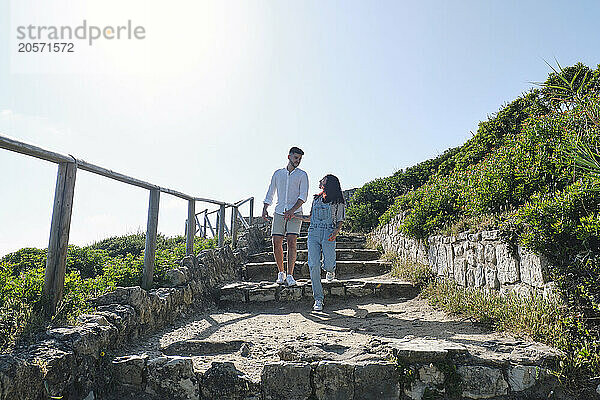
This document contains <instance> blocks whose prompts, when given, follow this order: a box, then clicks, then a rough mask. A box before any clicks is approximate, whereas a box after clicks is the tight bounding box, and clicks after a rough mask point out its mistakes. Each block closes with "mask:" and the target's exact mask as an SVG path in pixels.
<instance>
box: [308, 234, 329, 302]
mask: <svg viewBox="0 0 600 400" xmlns="http://www.w3.org/2000/svg"><path fill="white" fill-rule="evenodd" d="M332 233H333V226H332V224H326V223H325V224H323V223H312V222H311V224H310V227H309V228H308V239H307V246H308V267H309V269H310V280H311V282H312V290H313V297H314V298H315V300H321V301H323V298H324V295H323V285H321V268H323V269H324V270H325V271H328V272H331V271H333V270H334V269H335V240H334V241H331V242H330V241H329V240H327V239H328V238H329V236H330V235H331V234H332ZM321 255H322V256H323V261H322V262H321Z"/></svg>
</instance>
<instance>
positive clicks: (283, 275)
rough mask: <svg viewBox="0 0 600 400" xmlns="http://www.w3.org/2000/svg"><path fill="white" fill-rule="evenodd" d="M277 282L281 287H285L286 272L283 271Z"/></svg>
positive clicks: (279, 274) (278, 275)
mask: <svg viewBox="0 0 600 400" xmlns="http://www.w3.org/2000/svg"><path fill="white" fill-rule="evenodd" d="M275 282H276V283H277V284H279V285H283V282H285V272H283V271H282V272H280V273H278V274H277V280H276V281H275Z"/></svg>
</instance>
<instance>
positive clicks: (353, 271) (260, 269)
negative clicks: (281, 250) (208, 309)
mask: <svg viewBox="0 0 600 400" xmlns="http://www.w3.org/2000/svg"><path fill="white" fill-rule="evenodd" d="M284 266H285V263H284ZM391 268H392V264H391V263H390V262H388V261H384V260H375V261H337V262H336V267H335V274H336V276H337V277H338V278H350V277H352V276H357V275H363V276H376V275H381V274H384V273H386V272H389V271H390V270H391ZM286 269H287V267H286ZM242 277H244V279H246V280H249V281H262V280H273V281H274V280H275V279H276V277H277V264H275V262H274V261H272V262H261V263H247V264H246V265H245V266H244V267H243V269H242ZM309 277H310V274H309V271H308V265H307V264H306V263H304V262H301V263H296V266H295V268H294V278H307V279H308V278H309Z"/></svg>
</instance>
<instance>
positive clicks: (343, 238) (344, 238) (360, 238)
mask: <svg viewBox="0 0 600 400" xmlns="http://www.w3.org/2000/svg"><path fill="white" fill-rule="evenodd" d="M306 239H307V236H306V235H302V234H301V235H300V236H298V239H297V242H298V243H305V242H306ZM265 241H266V242H268V243H270V242H271V238H266V239H265ZM366 241H367V237H366V236H365V235H347V234H342V235H339V236H338V237H337V238H336V242H337V243H340V242H344V243H346V242H350V243H365V242H366ZM284 243H285V240H284Z"/></svg>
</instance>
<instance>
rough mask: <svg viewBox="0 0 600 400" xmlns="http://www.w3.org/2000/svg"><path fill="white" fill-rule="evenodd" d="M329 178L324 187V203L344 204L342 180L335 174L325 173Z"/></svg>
mask: <svg viewBox="0 0 600 400" xmlns="http://www.w3.org/2000/svg"><path fill="white" fill-rule="evenodd" d="M325 178H327V180H326V181H325V187H324V188H323V194H324V196H323V203H331V204H336V203H342V204H344V203H345V201H344V195H343V194H342V187H341V186H340V180H339V179H338V178H337V176H335V175H331V174H329V175H325Z"/></svg>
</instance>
